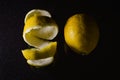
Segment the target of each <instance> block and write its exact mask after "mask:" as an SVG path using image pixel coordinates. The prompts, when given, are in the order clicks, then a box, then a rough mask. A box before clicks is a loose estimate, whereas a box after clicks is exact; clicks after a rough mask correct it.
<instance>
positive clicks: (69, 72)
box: [0, 0, 112, 80]
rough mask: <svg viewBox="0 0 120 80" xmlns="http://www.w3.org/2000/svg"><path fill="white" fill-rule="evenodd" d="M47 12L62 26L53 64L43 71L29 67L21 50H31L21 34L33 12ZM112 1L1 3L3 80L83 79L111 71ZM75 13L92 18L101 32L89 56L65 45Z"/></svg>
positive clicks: (0, 65)
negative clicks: (27, 16)
mask: <svg viewBox="0 0 120 80" xmlns="http://www.w3.org/2000/svg"><path fill="white" fill-rule="evenodd" d="M36 8H37V9H45V10H47V11H49V12H50V13H51V15H52V18H53V19H54V20H55V21H56V23H57V24H58V26H59V34H58V35H57V37H56V38H55V40H57V41H58V48H57V54H56V56H55V60H54V62H53V63H52V64H51V65H49V66H46V67H43V68H34V67H31V66H29V65H28V64H27V63H26V60H25V59H24V57H23V55H22V53H21V50H22V49H25V48H28V47H29V45H27V44H26V43H25V42H24V40H23V38H22V31H23V26H24V17H25V15H26V13H27V12H28V11H30V10H32V9H36ZM111 9H112V4H111V1H108V2H107V1H106V2H105V1H101V0H100V1H98V0H96V1H91V0H90V1H84V0H83V1H81V0H71V1H70V0H67V1H65V0H63V1H62V0H56V1H51V0H49V1H46V0H38V1H35V0H23V1H22V0H18V1H17V0H16V1H11V0H9V1H0V80H68V79H72V78H74V79H73V80H80V79H81V77H80V74H83V75H87V74H90V73H91V72H94V73H96V72H102V73H105V72H108V71H110V70H111V68H110V66H111V65H112V62H111V57H112V47H111V45H112V42H111V41H112V40H111V35H112V32H111V31H112V29H111V17H110V16H111V13H112V11H111ZM75 13H88V14H90V15H91V16H93V17H94V18H95V20H96V22H97V23H98V26H99V29H100V40H99V43H98V46H97V47H96V49H95V50H94V51H93V52H91V54H90V55H88V56H82V55H78V54H76V53H74V52H73V51H71V49H70V48H69V47H68V46H67V45H66V44H65V41H64V36H63V31H64V25H65V23H66V21H67V19H68V18H69V17H70V16H72V15H74V14H75Z"/></svg>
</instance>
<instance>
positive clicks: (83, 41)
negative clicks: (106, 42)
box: [64, 13, 99, 55]
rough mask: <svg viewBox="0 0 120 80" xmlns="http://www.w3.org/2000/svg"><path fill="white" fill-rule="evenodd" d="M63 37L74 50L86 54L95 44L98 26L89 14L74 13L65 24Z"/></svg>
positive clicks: (97, 38)
mask: <svg viewBox="0 0 120 80" xmlns="http://www.w3.org/2000/svg"><path fill="white" fill-rule="evenodd" d="M64 37H65V41H66V43H67V45H68V46H69V47H70V48H71V49H72V50H73V51H74V52H76V53H78V54H83V55H88V54H89V53H91V52H92V51H93V50H94V49H95V48H96V46H97V43H98V40H99V28H98V26H97V24H96V22H95V20H94V19H93V18H92V17H91V16H89V15H87V14H83V13H82V14H75V15H73V16H71V17H70V18H69V19H68V20H67V22H66V24H65V27H64Z"/></svg>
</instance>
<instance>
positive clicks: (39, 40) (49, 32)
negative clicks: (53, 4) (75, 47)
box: [22, 9, 58, 66]
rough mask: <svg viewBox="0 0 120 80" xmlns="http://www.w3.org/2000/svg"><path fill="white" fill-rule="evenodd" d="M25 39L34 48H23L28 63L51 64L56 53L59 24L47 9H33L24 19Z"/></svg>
mask: <svg viewBox="0 0 120 80" xmlns="http://www.w3.org/2000/svg"><path fill="white" fill-rule="evenodd" d="M24 23H25V25H24V30H23V39H24V41H25V42H26V43H27V44H28V45H30V46H33V47H34V48H31V49H25V50H22V54H23V56H24V58H25V59H26V60H27V63H28V64H30V65H32V64H33V66H45V65H47V64H50V63H51V62H52V61H53V59H54V55H55V53H56V49H57V42H52V40H53V39H54V38H55V37H56V36H57V34H58V26H57V24H56V23H55V21H54V20H53V19H52V18H51V14H50V13H49V12H48V11H46V10H39V9H33V10H31V11H29V12H28V13H27V14H26V16H25V19H24Z"/></svg>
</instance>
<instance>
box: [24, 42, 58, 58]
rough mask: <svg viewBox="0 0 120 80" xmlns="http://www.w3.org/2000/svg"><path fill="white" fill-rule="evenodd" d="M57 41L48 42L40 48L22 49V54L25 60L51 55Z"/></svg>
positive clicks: (54, 50)
mask: <svg viewBox="0 0 120 80" xmlns="http://www.w3.org/2000/svg"><path fill="white" fill-rule="evenodd" d="M56 48H57V42H50V43H49V44H48V45H47V46H45V47H42V48H41V49H36V48H31V49H25V50H22V53H23V56H24V57H25V59H27V60H38V59H43V58H47V57H52V56H54V55H55V53H56Z"/></svg>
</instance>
